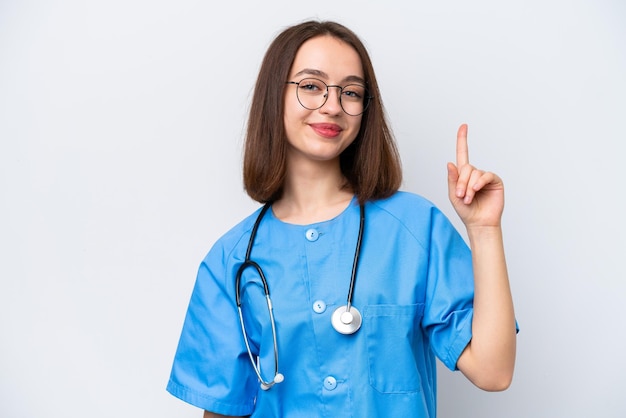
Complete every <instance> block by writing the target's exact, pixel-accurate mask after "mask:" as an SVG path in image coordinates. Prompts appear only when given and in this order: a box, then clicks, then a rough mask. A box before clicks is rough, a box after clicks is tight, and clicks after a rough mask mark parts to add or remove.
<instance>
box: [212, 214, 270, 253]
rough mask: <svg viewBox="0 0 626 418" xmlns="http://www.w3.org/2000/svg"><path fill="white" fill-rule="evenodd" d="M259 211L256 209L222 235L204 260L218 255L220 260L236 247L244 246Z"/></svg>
mask: <svg viewBox="0 0 626 418" xmlns="http://www.w3.org/2000/svg"><path fill="white" fill-rule="evenodd" d="M261 209H262V208H258V209H256V210H255V211H254V212H252V213H251V214H250V215H248V216H246V217H245V218H244V219H242V220H241V221H239V222H238V223H237V224H235V225H234V226H233V227H231V228H230V229H229V230H227V231H226V232H225V233H224V234H222V235H221V236H220V237H219V238H218V239H217V241H215V243H214V244H213V245H212V247H211V249H210V250H209V252H208V254H207V256H206V258H205V260H206V259H207V258H210V257H211V256H216V255H218V256H219V258H222V257H223V256H224V255H228V254H230V253H232V252H233V251H234V249H235V248H237V247H238V246H240V245H246V244H247V239H248V237H249V236H250V232H251V231H252V228H253V226H254V222H255V220H256V219H257V217H258V216H259V213H260V211H261ZM242 243H243V244H242Z"/></svg>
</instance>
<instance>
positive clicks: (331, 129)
mask: <svg viewBox="0 0 626 418" xmlns="http://www.w3.org/2000/svg"><path fill="white" fill-rule="evenodd" d="M309 126H310V127H311V129H313V130H314V131H315V133H317V134H318V135H320V136H323V137H325V138H335V137H336V136H338V135H339V134H340V133H341V131H342V130H343V129H341V127H340V126H339V125H335V124H334V123H311V124H309Z"/></svg>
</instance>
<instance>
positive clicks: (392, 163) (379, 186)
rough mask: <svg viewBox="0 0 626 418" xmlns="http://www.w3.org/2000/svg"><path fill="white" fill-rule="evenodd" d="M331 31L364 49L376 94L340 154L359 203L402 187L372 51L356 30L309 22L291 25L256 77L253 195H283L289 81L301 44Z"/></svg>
mask: <svg viewBox="0 0 626 418" xmlns="http://www.w3.org/2000/svg"><path fill="white" fill-rule="evenodd" d="M322 35H330V36H332V37H334V38H337V39H339V40H341V41H343V42H345V43H346V44H348V45H350V46H351V47H352V48H354V49H355V51H356V52H357V53H358V55H359V57H360V58H361V63H362V65H363V74H364V77H365V81H366V83H367V88H368V90H369V92H370V95H371V96H373V97H372V98H371V99H370V103H369V106H368V108H367V109H366V111H365V113H364V114H363V116H362V119H361V127H360V129H359V133H358V134H357V136H356V138H355V140H354V141H353V142H352V144H351V145H350V146H349V147H348V148H346V149H345V150H344V151H343V153H342V154H341V156H340V164H341V170H342V172H343V174H344V176H345V177H346V179H347V181H348V184H349V186H350V187H351V189H352V190H353V191H354V193H355V194H356V196H357V198H358V200H359V202H361V203H364V202H365V201H367V200H371V199H381V198H385V197H389V196H391V195H392V194H393V193H394V192H395V191H397V190H398V188H399V187H400V183H401V182H402V170H401V164H400V156H399V154H398V150H397V148H396V145H395V142H394V139H393V135H392V133H391V130H390V129H389V127H388V125H387V121H386V118H385V111H384V108H383V104H382V101H381V99H380V92H379V90H378V83H377V82H376V76H375V75H374V68H373V66H372V62H371V60H370V57H369V54H368V53H367V50H366V48H365V46H364V45H363V43H362V42H361V40H360V39H359V38H358V36H357V35H356V34H354V33H353V32H352V31H351V30H350V29H348V28H346V27H345V26H343V25H341V24H339V23H335V22H329V21H321V22H320V21H308V22H304V23H300V24H298V25H295V26H291V27H289V28H287V29H285V30H284V31H283V32H281V33H280V34H279V35H278V36H277V37H276V38H275V39H274V41H273V42H272V43H271V45H270V46H269V48H268V50H267V52H266V53H265V57H264V58H263V62H262V64H261V69H260V71H259V75H258V78H257V81H256V86H255V89H254V95H253V97H252V104H251V108H250V114H249V118H248V125H247V133H246V140H245V149H244V161H243V181H244V187H245V189H246V192H247V193H248V195H250V197H251V198H253V199H254V200H256V201H258V202H262V203H265V202H271V201H275V200H278V199H280V197H281V196H282V193H283V185H284V181H285V173H286V167H287V162H286V154H287V140H286V134H285V128H284V120H283V119H284V113H283V112H284V89H285V81H286V80H287V77H288V76H289V71H290V70H291V66H292V64H293V61H294V59H295V56H296V53H297V52H298V49H299V48H300V46H301V45H302V44H303V43H304V42H306V41H307V40H309V39H311V38H314V37H317V36H322Z"/></svg>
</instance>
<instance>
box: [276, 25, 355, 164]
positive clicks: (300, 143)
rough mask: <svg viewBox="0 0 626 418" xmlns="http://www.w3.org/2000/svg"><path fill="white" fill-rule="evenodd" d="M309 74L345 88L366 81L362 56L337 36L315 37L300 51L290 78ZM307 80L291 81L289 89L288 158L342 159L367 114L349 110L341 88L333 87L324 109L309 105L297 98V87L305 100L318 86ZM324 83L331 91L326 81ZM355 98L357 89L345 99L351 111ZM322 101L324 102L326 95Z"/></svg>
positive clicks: (286, 95) (287, 111)
mask: <svg viewBox="0 0 626 418" xmlns="http://www.w3.org/2000/svg"><path fill="white" fill-rule="evenodd" d="M306 78H314V79H318V80H321V81H323V82H324V83H326V85H334V86H341V87H344V86H347V85H350V84H353V85H354V84H356V85H361V86H364V85H365V81H364V79H363V68H362V64H361V59H360V58H359V55H358V54H357V52H356V51H355V50H354V49H353V48H352V47H351V46H349V45H348V44H346V43H344V42H342V41H340V40H338V39H336V38H333V37H331V36H318V37H315V38H312V39H309V40H308V41H306V42H305V43H303V44H302V46H301V47H300V49H299V50H298V52H297V54H296V57H295V59H294V62H293V65H292V67H291V71H290V72H289V79H288V81H290V82H300V81H302V80H303V79H306ZM306 84H307V85H305V84H300V85H299V86H298V85H295V84H289V85H287V88H286V89H285V118H284V123H285V131H286V133H287V141H288V144H289V147H288V158H289V160H290V161H294V159H295V160H302V159H305V160H308V161H319V162H328V161H332V160H337V161H338V158H339V155H340V154H341V153H342V152H343V151H344V150H345V149H346V148H347V147H348V146H349V145H350V144H351V143H352V141H354V138H355V137H356V135H357V134H358V132H359V127H360V125H361V118H362V117H361V115H359V116H350V115H348V114H347V113H346V112H344V110H343V109H342V107H341V104H340V102H339V95H340V89H339V88H336V87H330V88H329V89H328V99H327V100H326V103H324V105H323V106H322V107H320V108H319V109H316V110H309V109H306V108H305V107H303V106H302V105H301V104H300V102H299V101H298V98H297V96H296V90H297V89H299V94H300V97H301V99H304V100H306V98H305V95H306V94H311V91H315V90H316V88H315V86H313V85H308V83H306ZM320 86H321V87H322V89H325V87H324V85H323V84H320ZM356 92H358V90H357V91H356ZM322 93H325V91H323V92H322ZM354 97H356V94H353V93H352V92H345V93H344V96H343V103H344V107H345V108H346V109H348V110H350V107H349V106H350V104H349V103H348V102H349V101H350V100H352V101H354V100H355V98H354ZM318 99H320V100H323V99H322V98H321V97H318ZM352 104H353V105H354V103H352ZM307 107H315V106H307Z"/></svg>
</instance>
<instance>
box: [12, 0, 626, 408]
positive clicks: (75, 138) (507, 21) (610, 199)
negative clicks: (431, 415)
mask: <svg viewBox="0 0 626 418" xmlns="http://www.w3.org/2000/svg"><path fill="white" fill-rule="evenodd" d="M383 3H384V5H383ZM313 17H318V18H323V19H334V20H338V21H339V22H342V23H344V24H346V25H347V26H349V27H350V28H352V29H353V30H354V31H356V32H357V33H358V34H359V35H360V36H361V37H362V38H363V39H364V41H365V42H366V44H367V46H368V48H369V51H370V53H371V55H372V58H373V61H374V65H375V68H376V71H377V75H378V77H379V82H380V85H381V88H382V92H383V100H384V103H385V105H386V107H387V111H388V113H389V117H390V121H391V125H392V127H393V129H394V131H395V134H396V136H397V139H398V144H399V148H400V151H401V154H402V158H403V164H404V168H405V182H404V185H403V188H404V189H405V190H410V191H413V192H418V193H420V194H422V195H424V196H426V197H427V198H429V199H431V200H433V201H434V202H435V203H436V204H438V205H439V206H440V207H441V208H442V209H443V210H444V211H445V212H446V213H447V214H448V215H449V216H450V217H452V218H453V219H454V221H455V222H456V225H457V226H460V224H459V223H458V221H457V220H456V218H455V215H454V213H453V211H452V209H451V207H450V205H449V203H448V201H447V198H446V179H445V164H446V162H447V161H448V160H452V159H454V146H455V134H456V128H457V126H458V125H459V124H460V123H463V122H467V123H469V125H470V157H471V159H472V161H473V163H475V164H476V165H478V166H480V167H481V168H485V169H489V170H493V171H495V172H497V173H498V174H500V175H501V176H502V177H503V178H504V180H505V184H506V187H507V207H506V211H505V217H504V227H505V239H506V246H507V255H508V261H509V269H510V276H511V283H512V287H513V291H514V298H515V303H516V313H517V317H518V321H519V324H520V326H521V332H520V334H519V336H518V338H519V339H518V341H519V342H518V361H517V368H516V376H515V380H514V383H513V385H512V387H511V388H510V389H509V390H508V391H506V392H503V393H497V394H492V393H485V392H481V391H480V390H478V389H475V388H474V387H472V386H471V384H470V383H468V382H467V381H466V380H465V379H464V377H463V376H462V375H460V374H458V373H455V374H453V373H450V372H448V371H447V370H444V369H441V370H440V385H439V386H440V387H439V390H440V391H439V412H440V414H439V416H440V417H494V418H495V417H498V418H501V417H524V418H526V417H533V418H537V417H548V418H553V417H567V418H573V417H624V416H626V400H625V399H626V398H624V394H623V392H624V389H625V388H626V378H625V372H626V356H625V355H624V353H625V352H626V341H625V334H626V331H625V329H626V326H625V325H624V319H623V317H624V305H625V301H626V283H625V280H626V269H625V267H624V266H625V264H624V259H625V258H626V244H625V237H626V223H625V220H624V214H625V213H626V204H625V203H624V192H625V190H626V187H625V186H624V179H623V178H624V168H623V161H624V153H625V141H626V135H625V129H624V122H625V121H626V46H625V45H626V4H625V3H624V2H623V1H618V0H614V1H610V0H587V1H576V0H575V1H564V0H563V1H558V0H549V1H538V0H531V1H526V2H519V1H518V2H507V3H505V2H500V1H495V0H493V1H488V0H480V1H473V2H466V1H447V2H425V1H416V2H409V1H385V2H382V1H379V2H375V1H367V0H360V1H343V2H341V1H336V0H318V1H315V2H310V3H302V2H290V1H276V0H272V1H265V2H252V1H249V2H244V3H242V2H235V1H232V2H211V1H200V0H197V1H194V0H178V1H175V2H174V1H169V2H167V1H163V0H156V1H155V0H153V1H148V0H123V1H122V0H110V1H106V2H105V1H88V2H85V1H82V0H49V1H37V0H0V215H1V216H0V257H1V258H0V331H1V332H0V416H1V417H3V418H5V417H6V418H22V417H24V418H31V417H33V418H35V417H55V418H56V417H59V418H74V417H84V416H89V417H91V418H101V417H102V418H104V417H199V416H201V412H200V411H199V410H197V409H196V408H194V407H191V406H188V405H186V404H184V403H183V402H181V401H179V400H177V399H175V398H174V397H172V396H170V395H169V394H167V393H166V392H165V385H166V382H167V379H168V375H169V370H170V366H171V362H172V359H173V355H174V351H175V348H176V344H177V341H178V336H179V333H180V328H181V325H182V321H183V317H184V313H185V309H186V306H187V302H188V299H189V296H190V292H191V289H192V286H193V281H194V279H195V273H196V269H197V266H198V264H199V262H200V260H201V259H202V257H203V256H204V254H205V253H206V252H207V251H208V249H209V247H210V246H211V245H212V243H213V242H214V241H215V240H216V239H217V238H218V237H219V236H220V235H221V234H222V233H224V232H225V231H226V230H227V229H228V228H230V227H231V226H232V225H234V224H235V223H236V222H238V221H239V220H240V219H241V218H243V217H244V216H245V215H247V214H248V213H250V212H251V211H252V210H253V209H254V208H256V207H257V205H256V204H255V203H254V202H252V201H251V200H250V199H249V198H248V197H247V196H246V195H245V193H244V192H243V189H242V185H241V175H240V168H241V145H242V137H243V131H244V127H245V118H246V113H247V109H248V105H249V100H250V95H251V91H252V87H253V84H254V81H255V77H256V74H257V71H258V67H259V64H260V62H261V59H262V55H263V53H264V52H265V49H266V47H267V46H268V44H269V43H270V41H271V40H272V39H273V37H274V36H275V35H276V34H277V33H278V32H279V31H280V30H282V29H283V28H284V27H285V26H288V25H291V24H294V23H297V22H300V21H302V20H304V19H307V18H313Z"/></svg>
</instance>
